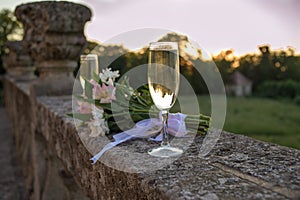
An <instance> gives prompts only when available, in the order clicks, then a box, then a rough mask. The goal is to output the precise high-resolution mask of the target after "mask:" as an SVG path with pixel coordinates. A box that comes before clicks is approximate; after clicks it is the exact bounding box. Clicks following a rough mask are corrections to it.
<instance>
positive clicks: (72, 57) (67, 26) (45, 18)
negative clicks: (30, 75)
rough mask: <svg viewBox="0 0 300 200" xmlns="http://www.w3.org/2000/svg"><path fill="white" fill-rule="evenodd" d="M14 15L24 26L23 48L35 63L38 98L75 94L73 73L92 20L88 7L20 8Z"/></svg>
mask: <svg viewBox="0 0 300 200" xmlns="http://www.w3.org/2000/svg"><path fill="white" fill-rule="evenodd" d="M15 15H16V17H17V19H18V20H20V21H21V22H22V23H23V26H24V38H23V43H24V47H25V48H26V49H27V50H28V52H29V55H30V56H31V58H32V59H33V60H34V66H35V67H36V68H37V70H38V73H39V78H38V80H37V81H36V82H35V84H34V85H35V86H34V87H35V92H36V94H38V95H69V94H71V93H72V88H73V83H74V75H73V71H74V69H75V68H76V67H77V65H78V60H79V57H80V54H81V53H82V51H83V50H84V47H85V45H86V38H85V35H84V26H85V23H86V22H87V21H89V20H90V18H91V11H90V9H89V8H87V7H86V6H83V5H80V4H75V3H72V2H64V1H60V2H57V1H42V2H34V3H28V4H22V5H19V6H18V7H17V8H16V10H15Z"/></svg>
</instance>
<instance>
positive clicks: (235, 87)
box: [225, 71, 252, 97]
mask: <svg viewBox="0 0 300 200" xmlns="http://www.w3.org/2000/svg"><path fill="white" fill-rule="evenodd" d="M225 89H226V94H227V95H231V96H237V97H241V96H249V95H251V94H252V81H251V80H250V79H248V78H247V77H245V76H244V75H243V74H241V73H240V72H238V71H235V72H234V73H233V74H232V75H231V76H230V77H229V82H228V84H226V85H225Z"/></svg>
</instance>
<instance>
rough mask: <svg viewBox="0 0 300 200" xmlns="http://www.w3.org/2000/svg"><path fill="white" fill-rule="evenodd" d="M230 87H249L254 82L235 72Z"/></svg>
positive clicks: (231, 77)
mask: <svg viewBox="0 0 300 200" xmlns="http://www.w3.org/2000/svg"><path fill="white" fill-rule="evenodd" d="M229 79H230V81H229V84H230V85H249V84H252V81H251V80H250V79H248V78H247V77H245V76H244V75H243V74H242V73H240V72H238V71H235V72H233V74H232V75H231V76H230V78H229Z"/></svg>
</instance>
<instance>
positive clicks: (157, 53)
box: [148, 42, 183, 157]
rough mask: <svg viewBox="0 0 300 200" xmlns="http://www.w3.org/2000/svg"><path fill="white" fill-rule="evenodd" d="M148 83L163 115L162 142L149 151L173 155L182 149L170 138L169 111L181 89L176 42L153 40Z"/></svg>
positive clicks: (162, 155)
mask: <svg viewBox="0 0 300 200" xmlns="http://www.w3.org/2000/svg"><path fill="white" fill-rule="evenodd" d="M149 50H150V53H149V63H148V84H149V90H150V94H151V97H152V99H153V102H154V104H155V106H156V107H157V108H158V109H159V110H160V111H161V115H162V124H163V127H162V130H161V132H162V136H163V137H162V143H161V146H160V147H157V148H155V149H152V150H150V151H149V152H148V153H149V154H150V155H152V156H156V157H172V156H178V155H180V154H182V152H183V151H182V150H181V149H179V148H176V147H171V146H170V143H169V138H168V113H169V110H170V108H172V106H173V104H174V103H175V100H176V97H177V95H178V90H179V81H180V72H179V54H178V44H177V43H176V42H153V43H150V47H149Z"/></svg>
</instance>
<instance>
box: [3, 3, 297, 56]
mask: <svg viewBox="0 0 300 200" xmlns="http://www.w3.org/2000/svg"><path fill="white" fill-rule="evenodd" d="M24 2H32V1H27V0H25V1H24V0H23V1H21V0H4V1H3V0H2V1H1V2H0V7H1V8H10V9H12V10H13V9H14V8H15V6H16V5H19V4H21V3H24ZM73 2H80V3H82V4H85V5H87V6H88V7H90V8H91V9H92V11H93V18H92V20H91V22H89V23H88V24H87V26H86V35H87V37H88V38H89V39H92V40H97V41H100V42H104V41H106V40H108V39H109V38H111V37H112V36H115V35H118V34H120V33H122V32H126V31H131V30H134V29H138V28H164V29H169V30H174V31H175V32H178V33H183V34H186V35H188V36H189V37H190V38H192V39H193V40H194V41H196V42H198V43H199V44H200V45H201V46H202V47H203V48H204V49H205V50H206V51H207V52H209V53H212V54H217V53H218V52H220V51H221V50H223V49H229V48H233V49H234V50H235V52H236V54H237V55H241V54H244V53H247V52H255V51H257V45H261V44H270V45H271V48H272V49H278V48H286V47H287V46H292V47H294V48H296V50H297V52H298V53H299V52H300V20H299V19H300V12H299V11H300V1H298V0H243V1H240V0H227V1H222V0H151V1H150V0H143V1H141V0H86V1H82V0H74V1H73Z"/></svg>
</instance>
